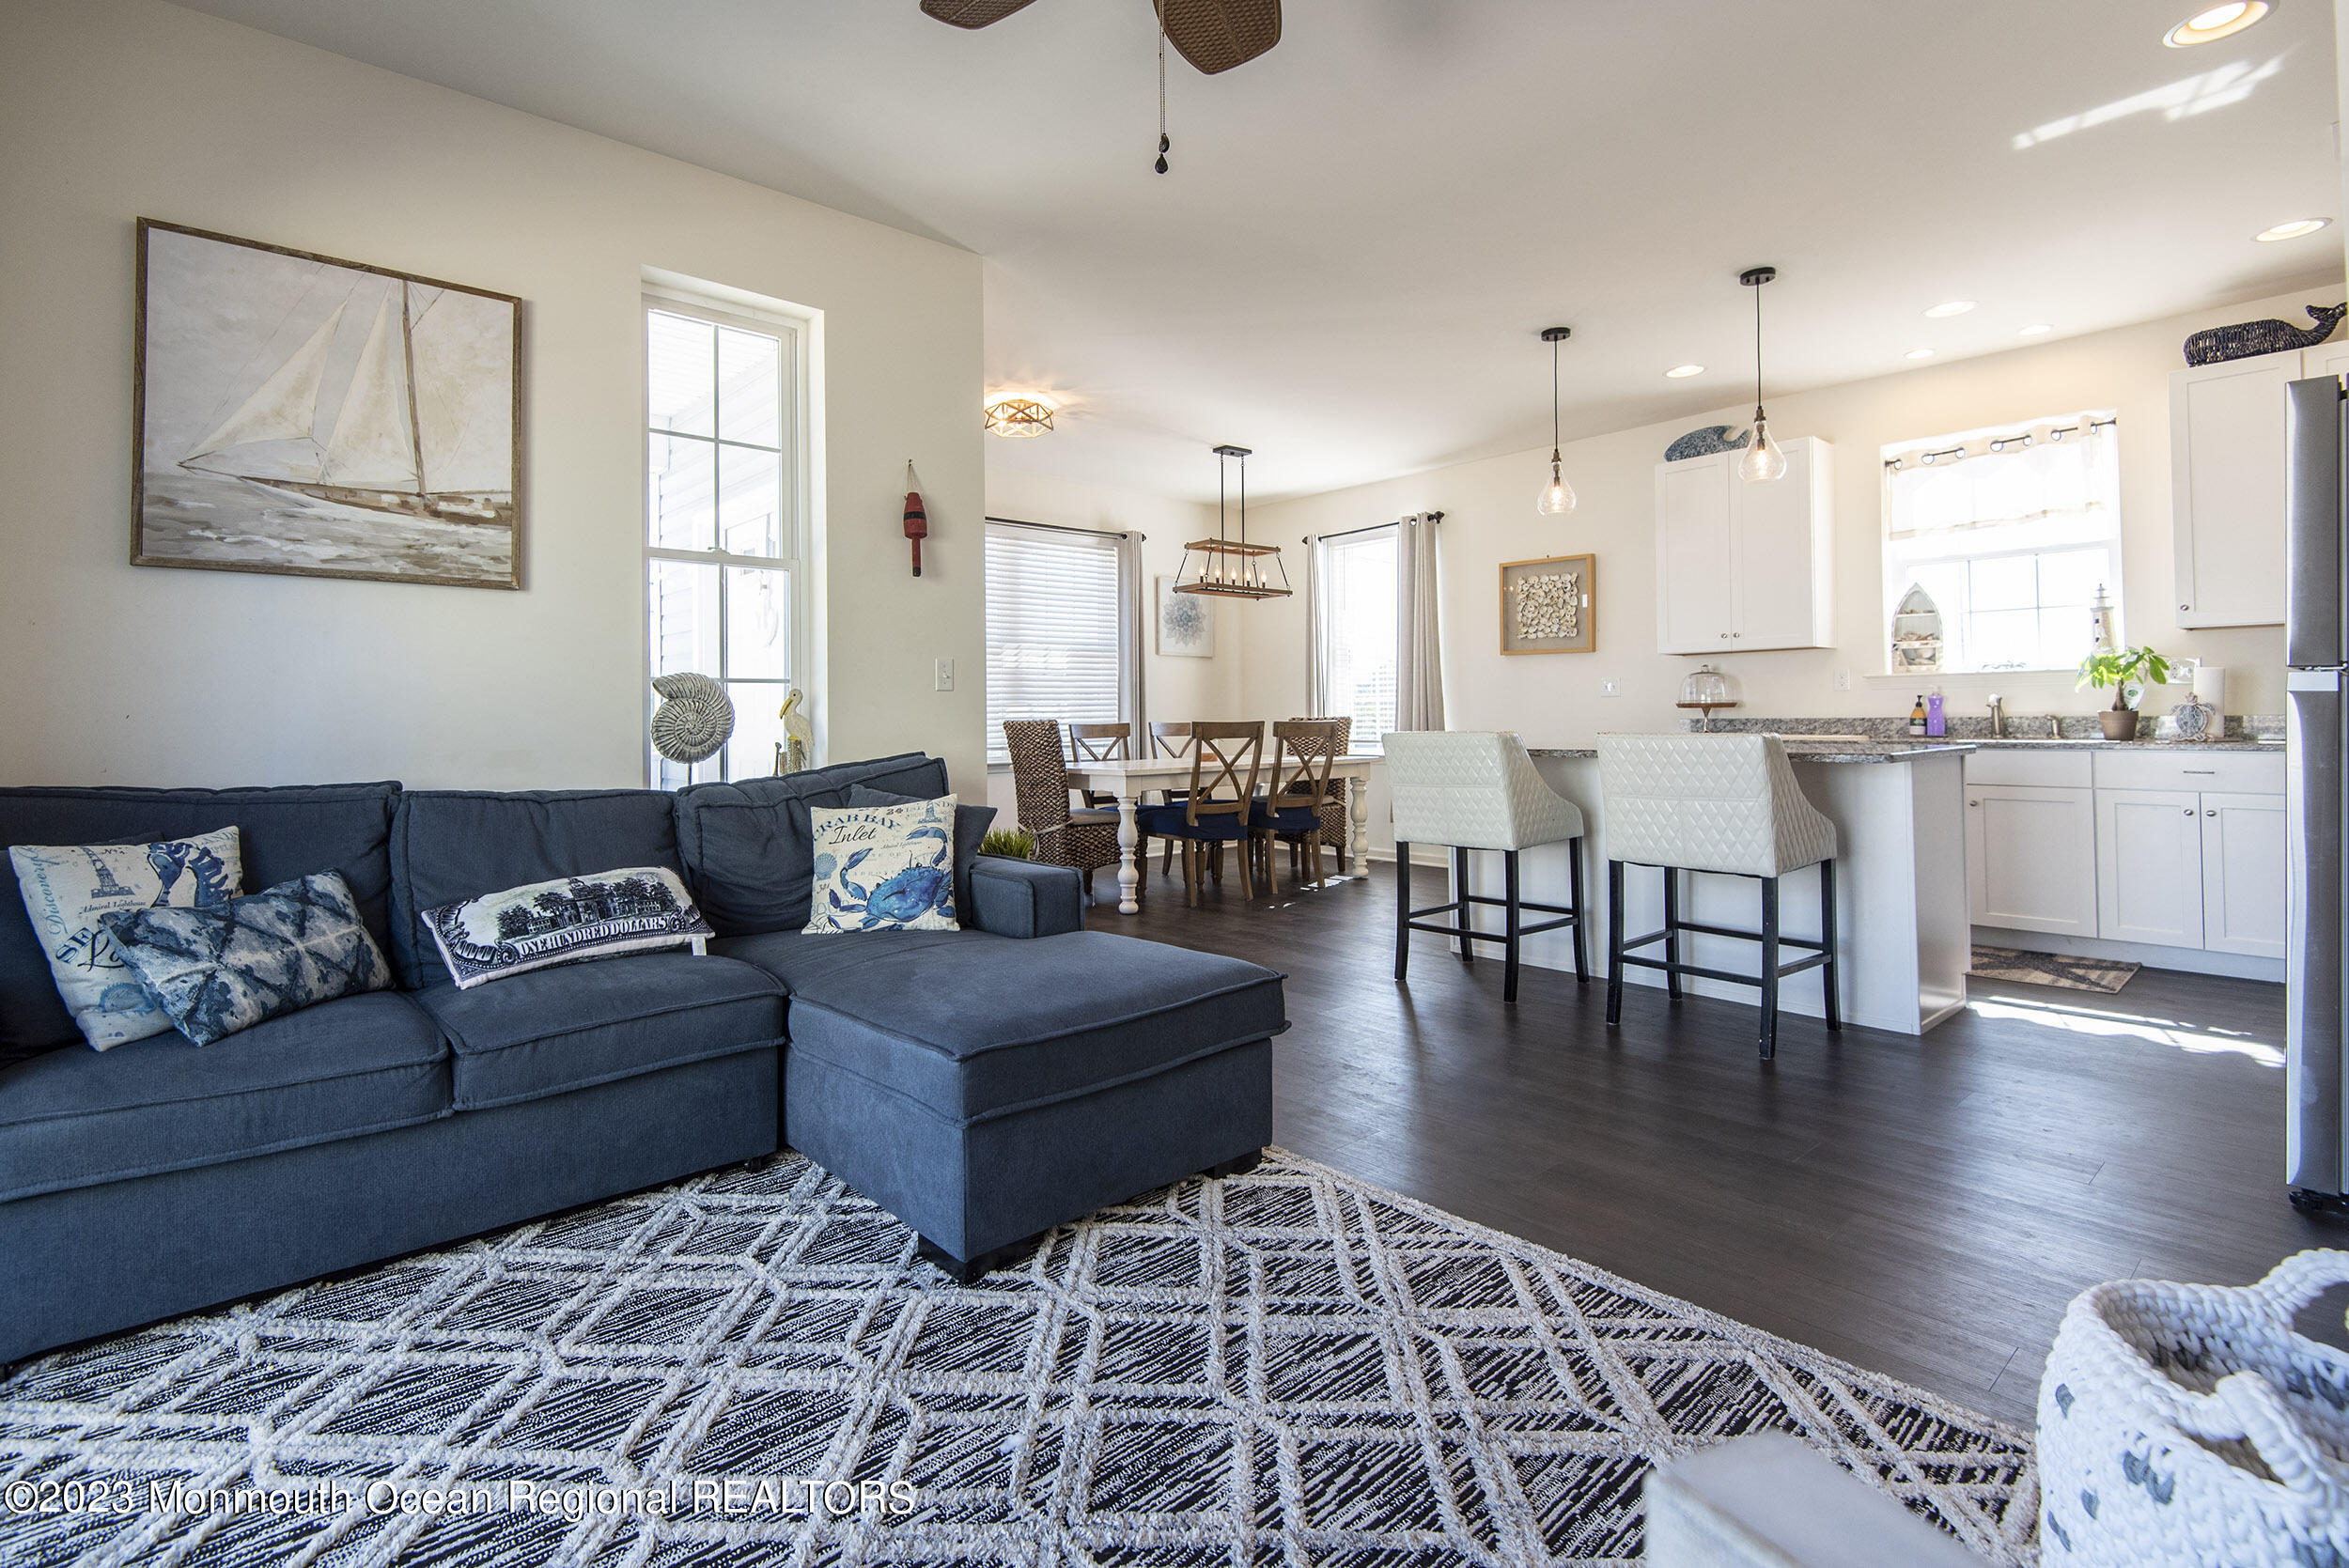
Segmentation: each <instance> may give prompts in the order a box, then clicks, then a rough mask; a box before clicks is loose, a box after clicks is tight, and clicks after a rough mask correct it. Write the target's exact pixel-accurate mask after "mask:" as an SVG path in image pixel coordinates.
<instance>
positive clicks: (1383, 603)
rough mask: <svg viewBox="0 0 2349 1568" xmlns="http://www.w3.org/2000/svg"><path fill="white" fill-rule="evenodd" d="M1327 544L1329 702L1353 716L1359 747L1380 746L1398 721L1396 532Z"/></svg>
mask: <svg viewBox="0 0 2349 1568" xmlns="http://www.w3.org/2000/svg"><path fill="white" fill-rule="evenodd" d="M1322 549H1323V550H1324V551H1325V552H1326V553H1325V554H1324V556H1323V558H1322V566H1323V568H1324V569H1323V571H1322V573H1321V579H1322V583H1323V590H1322V592H1323V598H1322V609H1323V614H1322V628H1323V630H1322V636H1323V646H1322V667H1323V670H1324V672H1325V673H1326V675H1327V676H1328V680H1329V693H1328V696H1329V701H1328V707H1329V710H1330V714H1331V715H1332V716H1335V717H1347V718H1351V719H1352V720H1353V721H1354V728H1353V741H1352V744H1353V748H1354V750H1356V751H1358V752H1376V751H1377V750H1378V749H1379V744H1380V742H1379V737H1381V736H1383V735H1385V734H1386V733H1387V732H1388V731H1389V730H1392V729H1393V728H1394V726H1395V643H1394V595H1395V582H1394V570H1395V563H1394V550H1395V540H1394V533H1393V531H1392V529H1388V530H1382V531H1380V532H1378V533H1376V534H1363V535H1357V536H1354V537H1352V538H1349V539H1341V540H1337V541H1334V542H1332V543H1330V544H1328V545H1325V546H1323V547H1322Z"/></svg>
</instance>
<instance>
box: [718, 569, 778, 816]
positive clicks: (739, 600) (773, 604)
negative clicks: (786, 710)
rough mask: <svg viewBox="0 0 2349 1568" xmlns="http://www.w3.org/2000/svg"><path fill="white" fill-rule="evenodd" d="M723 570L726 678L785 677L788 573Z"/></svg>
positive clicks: (763, 570)
mask: <svg viewBox="0 0 2349 1568" xmlns="http://www.w3.org/2000/svg"><path fill="white" fill-rule="evenodd" d="M725 573H726V668H725V675H726V678H727V679H729V680H788V679H789V678H790V677H791V574H790V573H789V572H785V571H768V570H766V569H764V568H761V567H726V568H725ZM775 700H776V701H777V702H781V701H782V700H783V699H782V698H781V697H777V698H776V699H775ZM734 776H735V777H737V778H739V777H741V775H740V774H739V773H738V774H736V775H734Z"/></svg>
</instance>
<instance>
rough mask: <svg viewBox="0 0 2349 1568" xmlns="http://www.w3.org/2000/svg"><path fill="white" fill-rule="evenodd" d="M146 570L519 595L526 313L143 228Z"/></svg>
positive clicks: (143, 223)
mask: <svg viewBox="0 0 2349 1568" xmlns="http://www.w3.org/2000/svg"><path fill="white" fill-rule="evenodd" d="M135 309H136V316H135V318H134V330H133V338H134V340H135V343H134V352H135V359H134V361H133V369H132V399H131V406H132V415H131V417H132V428H131V565H132V566H134V567H180V568H184V569H193V570H197V571H241V572H262V573H268V574H273V575H279V576H289V577H339V578H353V579H358V580H360V581H364V582H416V583H425V584H430V585H435V586H442V587H460V588H509V589H510V588H520V587H521V554H522V528H521V518H522V507H521V503H522V494H521V490H522V444H521V438H522V404H521V387H522V375H521V368H522V366H521V348H522V345H521V300H520V299H519V298H517V297H516V296H514V295H511V294H499V293H494V292H492V291H490V290H489V289H486V288H474V287H468V286H467V285H464V284H459V283H449V282H447V281H445V280H443V279H440V278H429V277H424V276H421V275H419V274H417V273H413V272H396V271H394V270H393V269H391V268H388V267H376V266H371V265H369V264H368V263H366V262H364V261H345V260H342V259H340V258H338V257H335V256H319V255H317V254H315V253H313V252H310V251H298V250H292V249H289V248H288V247H286V246H283V245H271V244H264V243H262V242H261V241H255V240H241V239H238V238H237V237H236V236H234V235H228V234H215V233H212V232H210V230H207V229H200V228H187V227H183V226H181V225H178V224H167V223H163V222H160V221H158V220H156V219H152V218H141V219H140V220H139V221H138V241H137V300H136V304H135Z"/></svg>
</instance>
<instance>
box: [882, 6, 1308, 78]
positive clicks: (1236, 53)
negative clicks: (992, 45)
mask: <svg viewBox="0 0 2349 1568" xmlns="http://www.w3.org/2000/svg"><path fill="white" fill-rule="evenodd" d="M1156 3H1157V5H1158V8H1159V20H1160V21H1161V22H1162V23H1165V26H1166V37H1167V41H1169V42H1170V43H1172V44H1174V46H1175V48H1176V49H1179V50H1181V51H1182V54H1183V58H1184V59H1186V60H1189V61H1190V63H1191V64H1192V65H1194V66H1196V67H1197V68H1198V69H1199V71H1200V73H1201V74H1202V75H1205V76H1213V75H1215V74H1216V73H1217V72H1218V71H1222V70H1231V69H1232V68H1233V67H1234V66H1238V65H1246V64H1247V63H1248V62H1249V61H1251V60H1252V59H1254V58H1255V57H1256V56H1257V55H1259V54H1263V53H1264V52H1265V51H1266V50H1268V49H1269V48H1271V47H1272V46H1273V45H1274V44H1276V43H1278V42H1280V41H1281V0H1156ZM923 8H924V9H928V0H924V6H923ZM974 25H975V24H974Z"/></svg>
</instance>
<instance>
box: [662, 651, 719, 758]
mask: <svg viewBox="0 0 2349 1568" xmlns="http://www.w3.org/2000/svg"><path fill="white" fill-rule="evenodd" d="M652 689H653V690H654V691H657V692H659V693H660V694H661V706H659V707H657V708H654V709H653V713H652V749H653V750H654V751H656V752H659V753H661V755H662V756H664V757H667V758H668V759H669V760H670V761H671V762H699V761H701V760H702V759H703V758H705V757H711V756H715V755H717V754H718V748H719V747H721V746H723V745H724V744H725V743H726V737H728V736H730V735H732V734H733V733H734V704H733V703H731V702H729V701H727V700H726V689H725V688H724V687H723V686H721V685H719V684H718V683H717V682H716V681H714V680H712V679H710V678H709V677H708V675H693V674H691V673H688V674H684V675H661V676H658V677H656V678H655V679H654V681H653V683H652Z"/></svg>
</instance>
